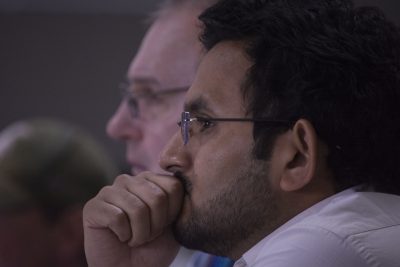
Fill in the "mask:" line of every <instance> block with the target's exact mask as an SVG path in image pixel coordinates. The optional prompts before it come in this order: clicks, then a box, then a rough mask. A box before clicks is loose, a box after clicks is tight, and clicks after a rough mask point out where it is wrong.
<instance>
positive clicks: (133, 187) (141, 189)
mask: <svg viewBox="0 0 400 267" xmlns="http://www.w3.org/2000/svg"><path fill="white" fill-rule="evenodd" d="M118 183H120V186H124V187H125V188H126V190H127V191H129V192H131V193H132V194H134V195H135V196H137V197H138V198H140V199H141V200H142V202H143V203H145V204H146V205H147V207H148V209H149V212H150V214H149V216H150V233H149V235H150V239H153V238H155V237H157V236H158V235H160V234H161V233H162V232H163V230H164V229H165V228H166V227H167V226H168V196H167V193H166V192H165V191H164V190H163V189H162V188H161V187H160V186H158V185H157V184H155V183H154V182H152V181H149V180H148V179H146V177H145V176H144V175H143V174H142V175H140V176H137V177H130V178H128V179H126V180H125V181H123V182H120V181H118Z"/></svg>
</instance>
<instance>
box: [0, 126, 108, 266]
mask: <svg viewBox="0 0 400 267" xmlns="http://www.w3.org/2000/svg"><path fill="white" fill-rule="evenodd" d="M111 162H112V161H111V160H110V158H108V156H107V155H106V154H105V152H104V150H103V148H102V147H100V146H99V144H97V143H96V142H95V141H94V140H93V139H92V137H90V136H89V135H88V134H86V133H85V132H83V131H82V130H79V129H77V128H76V127H73V126H71V125H68V124H65V123H61V122H59V121H54V120H43V119H35V120H27V121H19V122H16V123H13V124H12V125H10V126H8V127H6V128H5V129H3V130H2V131H1V132H0V266H4V267H55V266H57V267H84V266H87V264H86V259H85V256H84V249H83V229H82V207H83V205H84V203H85V202H86V201H87V200H88V199H90V198H91V197H93V196H94V195H95V194H96V193H97V191H98V190H99V189H100V188H102V187H103V186H105V185H107V184H110V183H111V182H112V179H113V178H114V175H115V173H116V169H115V167H114V165H113V164H112V163H111Z"/></svg>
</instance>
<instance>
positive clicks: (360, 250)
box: [234, 189, 400, 267]
mask: <svg viewBox="0 0 400 267" xmlns="http://www.w3.org/2000/svg"><path fill="white" fill-rule="evenodd" d="M320 266H321V267H367V266H368V267H372V266H374V267H375V266H376V267H378V266H381V267H400V196H396V195H389V194H383V193H375V192H356V191H355V190H354V189H348V190H345V191H343V192H341V193H338V194H336V195H334V196H331V197H329V198H327V199H325V200H323V201H321V202H319V203H317V204H316V205H314V206H312V207H310V208H309V209H307V210H305V211H303V212H302V213H300V214H299V215H297V216H295V217H294V218H292V219H291V220H290V221H288V222H287V223H285V224H284V225H282V226H281V227H279V228H278V229H277V230H275V231H274V232H273V233H271V234H270V235H268V236H267V237H265V238H264V239H263V240H261V241H260V242H259V243H258V244H256V245H255V246H254V247H253V248H251V249H250V250H249V251H247V252H246V253H245V254H244V255H243V257H242V258H241V259H239V260H238V261H237V262H236V263H235V265H234V267H320Z"/></svg>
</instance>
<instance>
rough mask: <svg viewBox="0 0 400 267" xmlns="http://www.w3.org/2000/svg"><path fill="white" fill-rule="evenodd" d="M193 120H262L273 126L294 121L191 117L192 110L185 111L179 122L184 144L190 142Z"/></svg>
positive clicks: (259, 120) (256, 120)
mask: <svg viewBox="0 0 400 267" xmlns="http://www.w3.org/2000/svg"><path fill="white" fill-rule="evenodd" d="M192 121H209V122H214V121H234V122H235V121H236V122H262V123H268V124H270V125H271V126H289V125H290V124H291V123H292V122H291V121H286V120H271V119H267V118H253V119H252V118H209V117H207V118H204V117H191V115H190V112H188V111H183V112H182V114H181V120H180V121H179V122H178V126H179V127H180V128H181V134H182V139H183V144H184V145H186V144H187V143H188V142H189V137H190V136H189V129H190V122H192Z"/></svg>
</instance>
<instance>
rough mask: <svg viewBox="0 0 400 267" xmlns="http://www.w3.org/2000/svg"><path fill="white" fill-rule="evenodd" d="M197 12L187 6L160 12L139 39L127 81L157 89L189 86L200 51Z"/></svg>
mask: <svg viewBox="0 0 400 267" xmlns="http://www.w3.org/2000/svg"><path fill="white" fill-rule="evenodd" d="M199 13H200V10H197V9H193V8H188V7H185V8H184V7H181V8H174V9H171V10H170V11H168V12H165V13H163V14H162V15H161V16H160V17H159V18H158V19H157V20H156V21H155V22H154V23H153V24H152V26H151V27H150V29H149V30H148V32H147V34H146V36H145V38H144V39H143V41H142V44H141V46H140V48H139V51H138V53H137V55H136V56H135V58H134V59H133V61H132V63H131V65H130V67H129V70H128V74H127V76H128V77H127V78H128V80H129V81H135V80H142V81H143V80H145V81H146V80H149V81H153V82H155V83H158V84H159V86H160V88H168V87H180V86H188V85H190V84H191V83H192V82H193V79H194V75H195V71H196V69H197V67H198V64H199V60H200V55H201V51H202V48H201V44H200V42H199V40H198V34H199V33H200V27H199V22H198V20H197V16H198V14H199Z"/></svg>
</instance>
